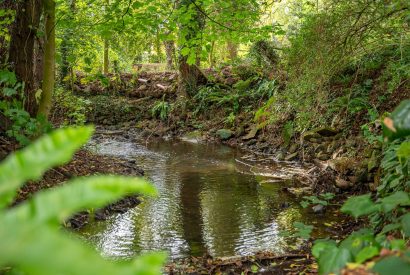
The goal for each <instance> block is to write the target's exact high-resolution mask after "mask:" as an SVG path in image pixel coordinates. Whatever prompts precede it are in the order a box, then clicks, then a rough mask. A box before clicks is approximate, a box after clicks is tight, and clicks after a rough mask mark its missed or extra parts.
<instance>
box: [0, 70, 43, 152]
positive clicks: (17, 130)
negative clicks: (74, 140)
mask: <svg viewBox="0 0 410 275" xmlns="http://www.w3.org/2000/svg"><path fill="white" fill-rule="evenodd" d="M0 87H1V88H2V89H1V93H0V110H1V111H2V112H3V114H4V116H5V117H6V118H7V119H9V121H10V122H11V125H10V126H9V127H8V128H7V129H6V134H7V135H8V136H9V137H12V138H15V139H16V140H17V141H18V142H19V143H20V144H21V145H27V144H29V143H30V142H31V140H32V139H34V138H36V137H38V136H40V135H41V134H43V133H45V132H47V131H49V130H50V129H51V125H50V124H49V123H48V122H47V120H46V119H45V118H44V117H42V116H39V117H37V118H32V117H31V116H30V114H29V113H28V112H26V111H25V110H24V107H23V102H24V84H22V83H19V82H17V79H16V75H15V74H14V73H13V72H10V71H8V70H1V71H0Z"/></svg>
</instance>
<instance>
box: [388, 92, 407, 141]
mask: <svg viewBox="0 0 410 275" xmlns="http://www.w3.org/2000/svg"><path fill="white" fill-rule="evenodd" d="M383 133H384V135H385V136H386V137H388V138H389V139H390V140H394V139H397V138H400V137H405V136H408V135H410V100H409V99H407V100H404V101H402V102H401V103H400V105H399V106H398V107H397V108H396V109H395V110H394V111H393V112H392V114H391V116H390V118H386V119H385V120H384V123H383Z"/></svg>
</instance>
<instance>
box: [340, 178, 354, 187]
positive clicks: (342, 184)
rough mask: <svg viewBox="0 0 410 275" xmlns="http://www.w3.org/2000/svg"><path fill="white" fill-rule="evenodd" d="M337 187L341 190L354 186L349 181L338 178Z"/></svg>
mask: <svg viewBox="0 0 410 275" xmlns="http://www.w3.org/2000/svg"><path fill="white" fill-rule="evenodd" d="M336 186H337V187H338V188H340V189H348V188H349V187H351V186H352V184H351V183H350V182H348V181H347V180H344V179H341V178H337V179H336Z"/></svg>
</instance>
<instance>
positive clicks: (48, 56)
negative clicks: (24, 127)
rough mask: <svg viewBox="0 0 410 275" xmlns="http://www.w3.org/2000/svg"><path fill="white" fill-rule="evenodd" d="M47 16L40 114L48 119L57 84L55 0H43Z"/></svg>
mask: <svg viewBox="0 0 410 275" xmlns="http://www.w3.org/2000/svg"><path fill="white" fill-rule="evenodd" d="M43 4H44V13H45V16H46V32H45V34H46V36H45V50H44V71H43V86H42V90H43V92H42V94H41V100H40V106H39V108H38V114H39V115H44V116H45V117H46V118H47V117H48V115H49V113H50V109H51V100H52V96H53V92H54V83H55V51H56V44H55V23H56V20H55V7H56V3H55V2H54V0H43Z"/></svg>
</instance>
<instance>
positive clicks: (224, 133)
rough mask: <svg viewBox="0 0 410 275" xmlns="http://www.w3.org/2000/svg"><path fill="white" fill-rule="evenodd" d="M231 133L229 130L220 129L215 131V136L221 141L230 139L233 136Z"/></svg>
mask: <svg viewBox="0 0 410 275" xmlns="http://www.w3.org/2000/svg"><path fill="white" fill-rule="evenodd" d="M233 134H234V133H233V132H232V131H231V130H229V129H220V130H218V131H216V135H217V136H218V137H219V138H220V139H221V140H227V139H230V138H231V137H232V136H233Z"/></svg>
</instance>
